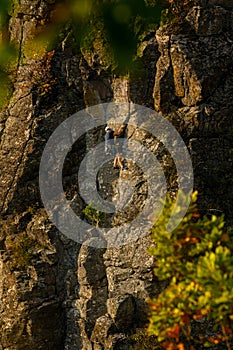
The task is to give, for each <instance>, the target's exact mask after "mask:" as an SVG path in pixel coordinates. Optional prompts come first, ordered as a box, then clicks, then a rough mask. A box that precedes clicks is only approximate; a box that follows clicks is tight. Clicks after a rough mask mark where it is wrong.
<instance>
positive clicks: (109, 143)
mask: <svg viewBox="0 0 233 350" xmlns="http://www.w3.org/2000/svg"><path fill="white" fill-rule="evenodd" d="M125 128H126V125H124V124H122V125H121V126H120V128H119V129H118V130H117V131H114V130H112V129H111V128H110V127H109V126H106V128H105V132H106V134H105V152H106V153H107V154H112V155H114V156H115V158H114V162H113V168H114V169H118V165H119V166H120V168H121V170H126V169H127V168H126V167H124V164H123V162H122V143H119V142H117V139H116V142H114V138H115V137H117V138H119V137H123V136H124V131H125Z"/></svg>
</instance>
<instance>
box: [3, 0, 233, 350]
mask: <svg viewBox="0 0 233 350" xmlns="http://www.w3.org/2000/svg"><path fill="white" fill-rule="evenodd" d="M203 3H204V2H203ZM53 6H54V4H53V2H49V5H48V2H45V1H44V2H43V1H31V2H30V4H29V2H27V1H21V2H20V3H19V4H18V5H17V6H15V7H14V9H12V12H11V16H12V17H11V19H10V25H9V35H10V38H11V40H14V41H15V42H16V43H17V45H18V47H19V53H20V54H19V57H18V62H17V65H16V70H17V78H16V81H15V85H14V94H13V96H12V98H11V100H10V102H9V106H8V108H7V109H6V110H5V111H3V112H1V125H2V128H1V136H2V138H1V157H2V158H1V167H2V169H1V174H0V176H1V182H0V183H1V198H2V202H1V205H2V213H3V215H2V216H1V225H2V230H1V236H0V247H1V248H0V251H1V264H0V269H1V273H0V296H1V305H0V309H1V312H0V315H1V317H0V324H1V335H0V349H4V350H18V349H24V350H25V349H30V350H32V349H35V350H38V349H43V350H45V349H56V350H57V349H66V350H71V349H72V350H73V349H80V350H89V349H94V350H100V349H104V350H107V349H109V350H110V349H128V348H129V341H128V340H127V336H128V335H130V334H131V333H132V332H134V331H135V330H136V328H137V327H140V326H142V325H143V324H144V322H145V318H146V302H145V299H146V298H147V297H148V296H150V295H156V293H158V292H159V288H160V287H159V285H158V284H157V283H156V281H154V277H153V274H152V266H153V259H152V258H151V257H149V256H148V254H147V248H148V247H149V246H150V245H151V242H150V238H149V236H146V237H143V238H141V239H140V240H138V241H137V242H135V243H132V244H129V245H126V246H124V247H121V248H112V249H94V248H91V247H90V246H88V245H83V246H81V247H80V246H79V245H78V244H77V243H75V242H73V241H71V240H69V239H68V238H66V237H64V236H63V235H62V234H60V233H58V232H57V230H56V229H55V228H54V227H53V226H52V224H51V223H50V222H49V220H48V218H47V215H46V213H45V211H44V209H43V206H42V204H41V202H40V195H39V188H38V169H39V161H40V157H41V154H42V151H43V148H44V145H45V143H46V141H47V140H48V138H49V136H50V135H51V133H52V132H53V130H55V128H56V127H57V126H58V125H59V124H60V123H61V122H62V121H63V120H64V119H66V118H67V117H69V116H70V115H72V114H73V113H75V112H76V111H78V110H81V109H83V108H84V107H85V106H86V105H87V106H88V105H93V104H98V103H100V102H107V101H112V100H114V101H132V102H134V103H138V104H142V105H146V106H149V107H152V106H154V107H155V109H157V110H158V111H160V112H162V113H163V114H164V115H166V116H167V118H169V120H171V122H172V123H174V125H175V126H176V127H177V129H178V131H179V132H180V133H181V135H182V136H183V137H184V139H185V141H186V143H187V145H188V146H189V148H190V152H191V155H192V159H193V164H194V171H195V187H196V188H198V189H199V191H200V194H201V204H202V205H203V206H206V208H207V209H215V210H220V211H226V213H227V215H228V219H229V220H230V219H231V211H230V206H231V203H232V199H231V193H232V177H231V174H232V166H233V161H232V159H233V158H232V115H233V113H232V112H233V110H232V107H233V106H232V98H231V97H232V92H233V91H232V90H233V79H232V59H233V55H232V43H233V33H232V29H233V28H232V20H231V19H232V18H233V10H232V4H231V1H230V0H229V1H227V0H225V1H224V0H222V1H220V0H219V1H217V0H211V1H209V2H208V4H202V5H200V4H199V5H197V6H195V7H194V8H192V9H191V10H190V12H189V14H188V15H187V18H186V21H187V23H188V28H189V30H188V31H187V32H185V33H184V32H177V33H172V32H171V31H170V29H169V28H160V29H159V30H158V31H157V33H156V36H155V33H149V34H148V36H147V37H145V39H144V40H143V42H142V43H141V45H140V48H139V58H138V60H140V63H141V67H143V69H142V71H140V74H139V75H136V74H135V75H132V76H130V77H123V78H122V77H115V76H112V75H111V74H110V73H109V71H108V70H107V69H106V68H105V67H104V66H103V65H102V64H101V61H100V60H99V56H98V52H93V56H92V58H91V59H87V58H86V57H84V56H83V55H82V54H81V53H80V52H79V51H78V50H77V49H76V48H75V43H74V38H73V36H72V33H71V32H69V31H68V32H67V33H65V34H64V36H63V38H62V40H61V42H60V43H58V45H57V47H56V49H55V51H54V52H53V53H51V62H50V63H51V69H50V72H51V76H50V75H49V78H50V77H53V78H55V80H54V83H53V84H52V85H51V89H50V90H49V92H48V93H46V94H43V93H42V90H41V86H40V87H39V86H38V84H37V85H36V83H35V80H36V77H35V75H33V74H35V73H33V72H34V71H35V70H36V69H37V70H38V65H39V67H41V60H44V58H41V57H40V58H35V57H33V55H32V54H31V52H30V50H28V48H27V45H28V39H29V38H31V37H33V36H34V35H35V33H36V32H37V31H38V30H40V26H43V23H44V22H43V21H46V20H47V19H49V16H50V14H51V13H52V11H53ZM46 59H47V58H46ZM43 72H44V71H43ZM144 136H145V135H140V133H139V134H138V135H136V136H135V137H136V138H138V140H141V141H143V143H144V144H145V145H146V146H148V147H149V148H151V149H153V148H155V144H153V143H151V140H147V139H146V138H145V137H144ZM102 138H103V133H102V131H99V130H98V131H97V133H96V135H95V141H96V140H102ZM92 141H93V140H92V138H91V135H87V136H86V137H83V138H82V139H81V140H80V141H79V142H78V143H77V144H75V145H74V147H73V149H72V152H71V154H70V155H69V157H68V160H67V162H66V163H65V166H64V186H65V188H66V189H67V196H68V198H72V196H73V195H74V192H75V184H76V182H77V165H78V162H79V161H80V160H81V159H82V156H83V154H84V153H85V151H86V149H87V148H88V147H90V146H91V143H92ZM106 172H107V174H108V179H109V183H108V184H107V185H108V186H111V181H116V180H117V179H118V178H119V174H118V173H115V174H114V173H113V172H112V170H110V167H107V168H106ZM116 174H117V175H116ZM120 176H121V175H120ZM127 176H128V177H130V178H132V177H133V176H134V178H133V181H134V184H138V183H139V182H141V177H140V176H141V174H140V173H138V175H137V173H130V172H129V173H128V175H126V177H127ZM138 188H139V189H140V191H139V192H138V193H137V195H138V197H140V196H141V198H142V197H143V195H144V192H143V190H142V188H140V186H139V187H138ZM76 206H77V208H78V209H77V210H79V211H81V210H82V208H83V203H82V202H77V203H76ZM129 214H130V213H129ZM116 220H117V219H116ZM93 239H94V238H92V240H93ZM88 243H91V242H87V244H88Z"/></svg>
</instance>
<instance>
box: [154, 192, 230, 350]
mask: <svg viewBox="0 0 233 350" xmlns="http://www.w3.org/2000/svg"><path fill="white" fill-rule="evenodd" d="M196 199H197V193H194V194H193V198H192V203H191V205H190V208H189V210H188V212H187V214H186V216H185V217H184V219H183V221H182V222H181V223H180V225H179V226H178V227H177V228H176V229H175V230H173V231H172V232H167V231H166V224H167V222H168V220H169V217H170V213H171V211H172V207H173V203H172V201H171V200H168V201H167V202H166V204H165V207H164V212H163V215H161V216H160V218H159V219H158V221H157V222H156V224H155V227H154V229H153V234H152V238H153V240H154V242H155V243H156V245H155V247H153V248H151V249H150V253H151V254H152V255H154V256H155V257H156V263H155V269H154V273H155V275H156V276H157V277H158V279H159V280H167V286H166V288H165V289H164V290H163V292H162V293H161V294H160V295H159V296H158V298H157V299H154V300H151V301H150V308H151V315H150V324H149V329H148V331H149V334H154V335H156V336H157V337H158V340H159V342H160V343H162V345H163V346H164V348H166V349H168V348H169V349H171V350H173V349H181V350H182V349H195V346H196V345H197V346H198V345H199V344H201V345H204V346H209V345H210V344H215V346H218V345H219V346H222V344H223V343H224V342H225V345H226V346H227V349H228V350H229V349H230V339H231V338H232V322H233V278H232V277H233V256H232V251H233V243H232V240H231V239H232V237H231V235H232V233H231V232H230V231H229V230H228V231H227V230H226V229H225V227H224V218H223V216H220V217H216V216H212V217H211V218H209V217H208V216H204V217H201V216H200V214H199V212H198V209H197V205H196ZM180 209H181V208H180ZM196 320H199V321H203V322H204V320H209V321H212V322H213V324H214V330H215V333H214V334H215V336H211V337H208V336H206V337H205V335H203V334H202V335H201V334H199V335H196V334H193V332H192V327H191V325H192V324H193V323H195V321H196ZM182 337H183V338H182ZM182 339H185V340H182ZM196 349H198V347H197V348H196Z"/></svg>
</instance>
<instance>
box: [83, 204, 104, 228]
mask: <svg viewBox="0 0 233 350" xmlns="http://www.w3.org/2000/svg"><path fill="white" fill-rule="evenodd" d="M83 214H85V216H86V217H87V218H88V219H90V220H91V222H92V223H93V224H95V226H96V227H99V226H100V225H103V224H104V223H105V222H106V213H104V212H103V211H101V210H98V209H95V208H93V202H91V203H90V204H89V205H87V206H86V208H85V209H84V210H83Z"/></svg>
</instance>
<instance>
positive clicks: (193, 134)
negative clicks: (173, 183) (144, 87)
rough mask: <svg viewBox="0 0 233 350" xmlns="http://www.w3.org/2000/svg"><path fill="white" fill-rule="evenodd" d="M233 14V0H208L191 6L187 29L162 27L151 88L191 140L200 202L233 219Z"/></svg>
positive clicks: (157, 104) (161, 106)
mask: <svg viewBox="0 0 233 350" xmlns="http://www.w3.org/2000/svg"><path fill="white" fill-rule="evenodd" d="M199 3H200V2H199ZM231 18H232V4H231V2H230V1H229V2H227V1H226V2H224V1H209V2H208V4H207V5H206V4H204V5H203V4H202V6H201V5H198V6H195V7H193V8H191V9H190V11H189V13H188V14H187V16H186V21H187V22H188V24H189V27H188V28H189V29H188V30H187V32H186V33H184V31H183V30H181V31H180V33H179V31H178V32H177V33H176V34H173V33H171V32H170V31H169V29H168V28H160V29H159V30H158V31H157V33H156V38H157V41H158V44H159V51H160V53H161V56H160V58H159V60H158V63H157V74H156V79H155V86H154V93H153V96H154V101H155V108H156V109H157V110H159V111H162V112H163V113H164V114H167V115H168V116H169V118H170V120H171V121H173V123H174V124H175V125H176V126H177V128H178V130H179V131H180V133H181V134H182V136H183V137H184V138H185V139H186V141H187V144H189V147H190V151H191V155H192V160H193V165H194V174H195V187H196V188H197V189H198V190H199V192H200V196H201V198H202V199H201V203H202V207H206V208H209V209H211V210H212V209H213V210H217V212H218V211H219V212H224V213H226V214H227V218H228V219H229V220H230V221H232V213H231V198H230V196H228V194H227V193H229V192H228V191H231V189H232V185H233V183H232V180H231V179H230V176H229V174H230V173H231V172H232V165H233V163H232V145H231V141H230V140H231V138H232V108H233V105H232V99H231V96H232V89H233V87H232V82H233V80H232V78H233V77H232V73H233V71H232V68H233V66H232V44H233V31H232V20H231ZM200 150H201V151H200ZM223 198H225V199H223Z"/></svg>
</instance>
